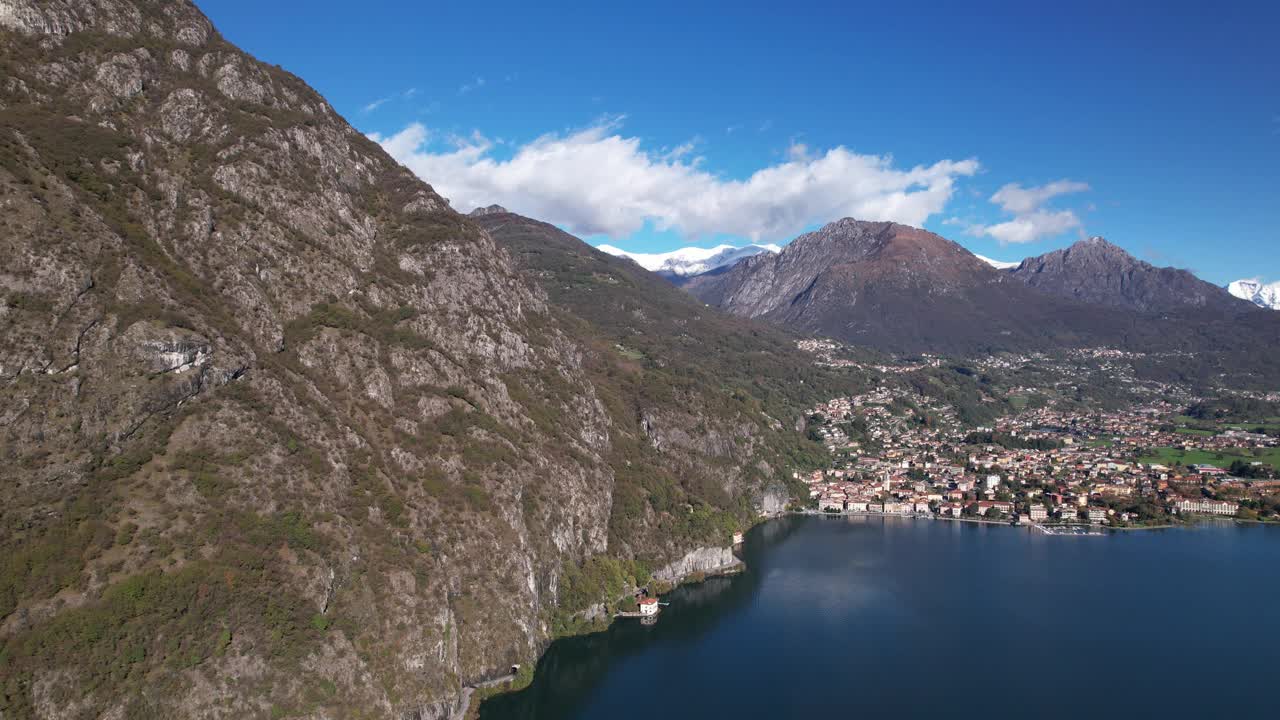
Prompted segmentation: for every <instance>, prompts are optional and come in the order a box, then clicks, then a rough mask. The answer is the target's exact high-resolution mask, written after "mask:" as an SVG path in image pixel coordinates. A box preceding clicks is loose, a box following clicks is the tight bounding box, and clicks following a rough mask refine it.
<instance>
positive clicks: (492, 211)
mask: <svg viewBox="0 0 1280 720" xmlns="http://www.w3.org/2000/svg"><path fill="white" fill-rule="evenodd" d="M509 212H511V211H510V210H508V209H506V208H504V207H502V206H501V205H490V206H488V207H478V208H476V209H475V210H472V211H471V213H470V215H471V217H484V216H486V215H506V214H507V213H509Z"/></svg>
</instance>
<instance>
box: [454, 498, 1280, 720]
mask: <svg viewBox="0 0 1280 720" xmlns="http://www.w3.org/2000/svg"><path fill="white" fill-rule="evenodd" d="M789 516H800V517H814V518H843V517H878V518H900V519H904V520H950V521H954V522H962V523H972V524H975V525H998V526H1001V527H1007V528H1011V529H1021V530H1026V531H1027V532H1031V531H1033V530H1041V533H1042V534H1044V535H1048V536H1053V537H1073V536H1072V535H1066V534H1063V535H1058V534H1055V533H1045V532H1044V531H1043V530H1042V529H1041V528H1040V527H1039V526H1038V525H1036V524H1034V523H1033V524H1031V525H1020V524H1019V525H1015V524H1012V523H1009V522H1007V521H1002V520H983V519H980V518H965V517H946V516H940V515H916V514H906V515H903V514H897V513H876V512H867V511H854V512H848V511H842V512H838V513H826V512H818V511H815V510H784V511H781V512H776V513H771V514H769V515H762V516H760V517H759V518H757V521H756V522H754V523H752V524H751V526H750V527H748V528H746V530H744V533H746V532H751V531H752V530H754V529H756V528H757V527H760V526H761V525H764V524H766V523H768V522H771V521H773V520H780V519H782V518H784V517H789ZM1220 520H1224V521H1230V522H1232V523H1233V524H1238V525H1245V524H1248V525H1280V522H1275V521H1267V520H1244V519H1240V518H1220ZM1197 524H1199V523H1180V524H1173V525H1150V526H1140V527H1109V526H1091V525H1080V524H1077V525H1059V526H1050V527H1084V528H1090V529H1096V530H1101V531H1105V532H1102V533H1099V534H1096V535H1093V537H1098V536H1100V535H1101V536H1105V535H1106V534H1107V533H1108V532H1111V531H1115V532H1125V531H1138V530H1179V529H1190V528H1194V527H1196V525H1197ZM728 547H729V549H730V551H731V552H732V553H733V556H734V558H735V559H736V562H734V563H732V564H730V565H726V566H723V567H720V568H717V569H715V570H712V571H710V572H695V573H690V574H689V575H686V576H684V577H682V578H680V580H679V581H678V582H676V583H674V584H671V585H668V586H666V590H665V592H670V591H672V590H675V589H676V588H678V587H682V586H685V585H697V584H698V583H701V582H705V581H707V580H710V579H712V578H717V577H731V576H735V575H739V574H741V573H743V572H745V571H746V567H747V565H746V562H745V561H744V560H743V559H742V558H741V557H740V556H739V553H738V549H739V548H741V547H742V546H741V545H740V544H732V545H729V546H728ZM654 582H658V581H654V580H651V582H650V584H651V585H652V584H653V583H654ZM630 619H634V618H625V617H617V616H609V618H608V621H607V622H605V623H604V624H603V625H602V626H592V627H589V628H584V629H583V632H579V633H573V634H570V635H564V636H561V637H556V638H548V639H547V640H546V641H545V642H544V643H543V644H542V648H541V650H540V651H539V652H538V655H537V657H536V658H534V659H533V661H532V667H533V669H534V673H535V674H536V672H537V665H538V663H539V662H540V661H541V660H542V656H543V655H545V654H546V651H547V648H549V647H550V646H551V644H552V643H554V642H555V641H556V640H561V639H564V638H568V637H582V636H586V635H592V634H595V633H600V632H607V631H608V630H609V629H610V628H611V627H613V625H614V623H616V622H618V621H619V620H630ZM514 679H515V677H514V676H511V675H508V676H503V677H499V678H495V679H491V680H485V681H481V682H478V683H476V684H475V685H467V686H464V687H463V688H462V696H463V704H462V705H461V706H460V707H459V708H458V711H457V712H456V713H454V714H452V715H451V716H450V719H451V720H466V719H467V718H469V717H475V716H474V715H472V714H470V711H471V709H472V700H473V698H474V695H475V693H476V691H477V690H481V689H485V690H488V689H492V688H494V687H495V686H496V685H499V684H501V683H504V682H512V681H513V680H514ZM521 689H523V688H510V689H503V690H498V691H497V692H494V693H492V694H487V695H485V696H484V697H482V698H480V700H479V704H476V705H475V708H476V709H477V712H478V708H479V705H480V704H483V703H484V701H485V700H488V699H489V698H491V697H495V696H497V695H502V694H505V693H508V692H519V690H521Z"/></svg>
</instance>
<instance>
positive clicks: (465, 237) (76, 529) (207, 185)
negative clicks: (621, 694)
mask: <svg viewBox="0 0 1280 720" xmlns="http://www.w3.org/2000/svg"><path fill="white" fill-rule="evenodd" d="M0 207H2V208H3V211H2V212H0V257H3V258H4V259H5V261H4V262H3V263H2V264H0V297H2V298H3V302H2V303H0V338H2V340H0V458H2V459H3V464H0V528H2V532H0V715H2V716H3V717H5V718H6V719H7V718H27V717H40V718H90V717H92V718H98V717H108V718H111V717H114V718H124V717H128V718H144V717H164V718H172V717H229V718H230V717H234V718H242V717H268V716H271V717H280V716H295V715H296V716H309V717H349V718H358V717H377V718H381V717H397V718H410V717H413V718H430V717H445V716H448V715H449V714H450V713H452V712H453V711H454V710H455V705H456V703H457V701H458V699H459V698H460V697H461V692H460V690H461V687H462V686H463V685H464V684H465V683H469V682H472V681H475V680H477V679H481V678H484V677H489V676H493V675H498V674H502V673H503V672H505V670H506V668H508V667H509V666H510V664H511V663H513V662H521V661H526V662H527V661H528V660H529V659H530V658H531V657H532V656H533V655H534V654H535V653H536V652H537V651H538V650H539V649H540V647H541V646H542V644H543V643H544V642H545V641H546V639H547V638H548V636H549V635H550V634H551V633H552V632H554V631H556V630H557V629H563V628H564V627H566V626H567V625H568V624H569V623H570V622H571V620H572V616H571V615H569V614H568V612H567V611H569V610H573V609H576V608H577V607H580V606H582V605H585V604H586V603H587V602H588V600H593V599H598V598H599V597H601V596H604V595H607V594H608V593H609V592H611V591H614V590H616V589H617V588H618V587H620V586H621V584H623V582H624V581H625V582H631V581H635V580H638V579H641V578H643V577H644V576H646V575H647V574H648V572H649V571H651V570H656V569H657V568H659V567H660V566H661V565H662V564H664V563H666V562H670V561H672V560H675V559H677V558H679V557H682V556H683V554H684V553H686V552H687V551H689V550H691V549H694V548H696V547H699V546H702V545H715V544H723V542H724V541H725V539H726V538H727V533H728V531H729V530H730V529H731V528H732V527H734V526H738V525H740V524H742V523H744V522H745V521H746V520H747V518H748V517H749V516H750V515H751V514H752V513H753V512H754V508H755V505H756V503H758V502H759V499H760V496H761V494H762V492H763V489H764V488H763V486H764V485H765V484H766V483H768V482H771V481H772V478H775V477H776V476H778V475H779V474H780V472H781V469H782V468H781V467H780V466H779V463H780V461H779V459H778V457H779V456H778V455H777V454H776V451H775V450H776V448H778V447H780V446H781V445H783V444H785V443H784V442H783V441H782V440H779V437H780V436H781V434H782V433H783V432H784V430H787V431H789V428H787V429H783V428H781V427H780V425H779V424H777V423H770V422H769V420H767V419H765V418H763V417H761V416H760V415H759V414H758V413H757V412H756V410H755V407H754V406H753V403H754V402H755V401H754V399H753V398H751V397H750V396H749V395H747V396H744V397H742V398H740V399H738V400H736V402H737V406H732V405H725V404H717V405H716V406H715V407H716V408H717V411H716V413H715V414H714V415H712V414H707V415H705V416H703V415H702V414H701V411H700V409H699V408H700V407H703V406H702V405H699V399H700V398H704V397H711V398H715V399H716V402H717V403H720V395H719V394H718V393H717V392H713V391H711V390H709V389H707V388H702V387H698V386H695V385H686V386H683V387H678V388H672V390H671V394H670V396H669V397H660V398H646V397H644V396H641V395H637V394H635V393H633V392H632V390H634V386H633V385H616V384H611V383H612V381H611V379H610V378H611V377H614V376H617V375H619V374H620V372H621V371H620V370H619V369H618V363H617V362H615V360H614V359H613V358H612V357H611V356H609V355H608V354H603V353H600V352H599V351H598V349H596V348H594V347H593V346H592V344H591V342H592V340H591V338H590V337H589V335H588V334H586V333H584V331H583V324H582V321H578V320H575V319H574V318H572V317H570V316H568V314H567V313H565V312H564V311H562V310H560V309H557V308H556V307H554V306H553V305H551V304H550V303H549V302H548V300H547V296H546V293H545V292H544V291H543V290H542V289H541V288H540V287H539V286H538V285H536V284H534V283H531V282H530V281H529V279H528V278H527V277H525V276H524V275H522V274H521V272H520V271H519V270H518V269H517V267H516V266H515V265H514V264H513V263H512V262H511V259H510V257H509V256H508V254H507V253H506V252H504V251H503V250H502V249H501V248H499V247H498V246H497V245H496V244H495V243H494V241H493V239H492V238H491V237H490V236H489V235H488V234H487V233H486V232H484V231H483V230H482V229H481V228H479V227H478V226H477V225H475V224H474V223H472V222H471V221H469V220H467V219H466V218H463V217H461V216H459V215H457V214H456V213H454V212H452V211H451V210H450V209H449V208H448V205H447V202H445V201H444V200H443V199H442V198H440V197H439V196H438V195H437V194H436V193H435V192H433V191H432V189H431V188H430V187H429V186H427V185H425V184H423V183H422V182H420V181H419V180H417V179H416V178H414V177H413V176H412V175H411V174H410V173H409V172H408V171H407V170H406V169H404V168H402V167H400V166H398V165H397V164H396V163H394V161H392V160H391V159H390V158H389V157H388V156H387V155H386V154H385V153H383V152H382V150H381V149H380V148H378V147H377V146H376V145H375V144H374V143H372V142H370V141H369V140H367V139H366V138H364V137H363V136H362V135H361V134H360V133H358V132H356V131H355V130H354V129H352V128H351V127H350V126H348V125H347V124H346V123H345V122H344V121H343V120H342V119H341V118H340V117H339V116H337V115H336V114H335V112H334V111H333V109H332V108H331V107H330V106H329V105H328V104H327V103H325V102H324V100H323V99H322V98H320V97H319V96H318V95H316V94H315V93H314V92H313V91H312V90H311V89H310V88H308V87H307V86H306V85H305V84H304V83H303V82H302V81H300V80H299V79H298V78H296V77H294V76H292V75H290V74H288V73H287V72H284V71H282V70H280V69H279V68H275V67H270V66H267V65H264V64H262V63H259V62H257V61H255V60H254V59H252V58H251V57H249V56H247V55H245V54H244V53H242V52H241V51H239V50H237V49H236V48H235V47H233V46H231V45H230V44H228V43H227V42H226V41H225V40H223V39H222V38H221V37H220V36H219V35H218V34H217V32H216V31H215V30H214V29H213V28H212V27H211V25H210V23H209V22H208V21H207V19H206V18H205V17H204V16H203V15H202V14H201V13H200V12H199V11H198V10H197V9H196V8H195V7H194V6H193V5H191V4H190V3H188V2H159V1H155V2H148V1H146V0H97V1H94V2H91V1H90V0H53V1H49V2H34V1H28V0H0ZM667 402H675V403H677V404H679V405H680V406H681V407H683V408H685V409H684V411H683V412H682V413H680V414H678V415H671V414H666V413H664V412H663V410H662V409H661V408H663V407H664V403H667ZM682 434H683V435H689V436H693V435H695V434H696V435H697V436H699V437H704V438H705V437H716V438H719V440H718V441H717V443H716V444H717V446H718V447H717V448H716V452H715V453H714V454H713V455H712V457H710V459H709V460H708V461H707V462H706V463H705V464H706V465H707V466H708V468H707V469H706V470H705V471H703V472H701V473H698V474H691V475H690V476H688V477H685V476H681V475H677V474H676V472H675V471H673V470H671V469H669V468H673V467H681V466H682V465H681V463H683V466H686V467H687V466H688V465H691V464H692V463H693V458H695V457H698V456H699V453H701V452H703V451H704V450H705V446H700V445H699V444H698V443H697V442H694V441H692V440H691V441H689V442H688V443H683V442H682V441H681V440H680V439H679V438H680V437H682ZM769 453H773V454H769ZM654 458H660V459H661V461H660V462H659V461H657V460H655V459H654ZM669 458H674V459H669ZM663 463H668V464H665V465H664V464H663ZM620 508H625V510H626V513H625V518H626V520H625V521H623V520H620V519H619V518H620V517H623V516H624V515H622V514H620V512H619V511H620ZM621 530H625V532H622V531H621Z"/></svg>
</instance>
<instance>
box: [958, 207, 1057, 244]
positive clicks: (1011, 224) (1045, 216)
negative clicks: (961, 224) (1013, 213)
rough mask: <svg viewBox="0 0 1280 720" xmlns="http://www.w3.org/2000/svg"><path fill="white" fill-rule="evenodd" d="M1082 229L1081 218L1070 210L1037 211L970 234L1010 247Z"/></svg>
mask: <svg viewBox="0 0 1280 720" xmlns="http://www.w3.org/2000/svg"><path fill="white" fill-rule="evenodd" d="M1081 227H1082V225H1081V224H1080V218H1078V217H1076V214H1075V213H1074V212H1072V211H1070V210H1056V211H1055V210H1036V211H1035V212H1030V213H1027V214H1025V215H1019V216H1017V217H1015V218H1014V219H1012V220H1008V221H1006V222H1002V223H997V224H995V225H985V226H983V225H979V226H977V227H976V228H972V229H971V230H970V232H971V233H972V234H974V235H988V236H990V237H993V238H995V239H996V240H998V241H999V242H1000V243H1001V244H1004V245H1008V244H1011V243H1012V244H1020V243H1029V242H1035V241H1036V240H1039V239H1040V238H1042V237H1053V236H1055V235H1061V234H1062V233H1064V232H1067V231H1068V230H1078V229H1080V228H1081Z"/></svg>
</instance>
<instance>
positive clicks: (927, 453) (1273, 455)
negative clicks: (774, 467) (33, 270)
mask: <svg viewBox="0 0 1280 720" xmlns="http://www.w3.org/2000/svg"><path fill="white" fill-rule="evenodd" d="M1185 407H1186V405H1183V404H1177V405H1175V404H1172V403H1170V402H1167V401H1164V400H1161V401H1154V402H1150V403H1146V404H1140V405H1136V406H1133V407H1130V408H1127V409H1123V410H1111V411H1098V412H1081V411H1076V410H1059V409H1054V408H1044V407H1042V408H1037V409H1035V410H1028V411H1024V412H1018V413H1014V414H1012V415H1010V416H1007V417H1004V418H1000V419H998V420H996V421H995V422H994V423H993V424H991V425H990V426H987V427H976V428H975V427H972V426H969V427H966V426H965V424H964V423H961V422H959V421H958V420H957V417H956V411H955V410H954V408H952V407H950V406H949V405H946V404H943V403H940V402H938V401H937V400H935V399H932V398H927V397H924V396H922V395H919V394H916V393H914V392H912V391H911V390H909V389H904V388H888V387H885V388H879V389H876V390H873V391H871V392H868V393H865V394H862V395H857V396H851V397H840V398H835V399H832V400H830V401H828V402H825V403H821V404H819V405H817V406H816V407H814V408H812V409H811V410H810V413H809V416H810V423H811V427H810V432H811V434H812V435H813V436H814V437H815V439H820V440H821V441H822V442H823V443H824V444H825V445H826V446H827V449H828V450H830V451H831V453H832V455H833V458H834V460H833V462H832V463H831V466H830V467H827V468H824V469H820V470H815V471H812V472H809V473H796V474H795V479H797V480H800V481H803V482H804V483H806V484H807V485H808V487H809V498H810V503H811V505H810V509H812V510H815V511H817V512H823V513H886V514H893V515H913V516H927V517H948V518H959V519H971V520H983V521H993V522H1008V523H1021V524H1029V525H1035V526H1038V527H1040V528H1042V529H1045V530H1046V531H1049V532H1053V531H1055V528H1057V529H1062V528H1066V527H1068V526H1077V527H1078V526H1094V527H1111V528H1139V527H1162V526H1168V525H1172V524H1175V523H1180V522H1185V521H1187V520H1189V519H1191V518H1194V517H1196V516H1216V517H1223V518H1237V519H1241V520H1276V519H1280V479H1277V473H1276V469H1277V467H1276V466H1277V463H1280V425H1277V424H1276V422H1275V421H1276V418H1260V419H1259V421H1258V422H1256V423H1248V422H1246V423H1228V422H1212V421H1200V420H1197V419H1196V418H1190V417H1187V416H1185V415H1183V414H1182V413H1183V412H1184V410H1185Z"/></svg>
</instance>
